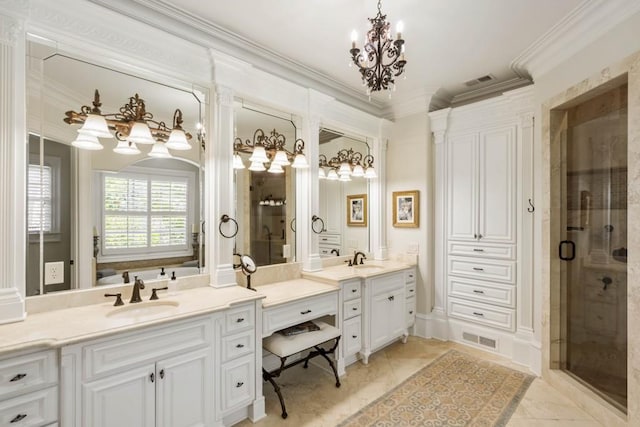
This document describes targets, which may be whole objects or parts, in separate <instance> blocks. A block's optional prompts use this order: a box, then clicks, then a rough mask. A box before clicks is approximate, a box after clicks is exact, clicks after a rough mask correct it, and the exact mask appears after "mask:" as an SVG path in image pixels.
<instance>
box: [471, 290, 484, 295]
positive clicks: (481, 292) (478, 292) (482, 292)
mask: <svg viewBox="0 0 640 427" xmlns="http://www.w3.org/2000/svg"><path fill="white" fill-rule="evenodd" d="M473 292H474V293H476V294H484V291H479V290H477V289H474V290H473Z"/></svg>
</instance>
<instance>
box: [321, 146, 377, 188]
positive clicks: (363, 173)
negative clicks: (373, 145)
mask: <svg viewBox="0 0 640 427" xmlns="http://www.w3.org/2000/svg"><path fill="white" fill-rule="evenodd" d="M319 158H320V162H319V163H320V168H319V169H318V178H319V179H326V180H328V181H351V177H355V178H367V179H372V178H377V177H378V174H377V173H376V170H375V169H374V168H373V160H374V159H373V156H372V155H371V154H367V155H363V154H362V153H360V152H358V151H353V149H352V148H349V149H346V148H343V149H342V150H340V151H338V154H336V156H335V157H332V158H331V159H328V160H327V156H325V155H324V154H320V157H319ZM325 169H327V170H325Z"/></svg>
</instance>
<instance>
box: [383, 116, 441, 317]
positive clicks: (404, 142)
mask: <svg viewBox="0 0 640 427" xmlns="http://www.w3.org/2000/svg"><path fill="white" fill-rule="evenodd" d="M430 135H431V128H430V125H429V118H428V116H427V113H426V112H425V113H419V114H415V115H412V116H408V117H403V118H401V119H398V120H397V121H396V122H395V124H394V126H393V129H392V132H391V136H390V139H389V146H388V147H387V165H386V173H387V181H386V184H387V194H386V200H387V203H386V204H387V206H386V215H387V221H386V222H387V245H388V248H389V253H390V254H391V255H393V254H404V253H407V252H414V251H416V248H417V255H418V277H417V279H418V280H417V300H416V302H417V312H418V313H421V314H428V313H430V312H431V308H432V306H433V179H434V178H433V170H434V168H433V155H432V146H433V144H432V143H431V140H430V138H431V137H430ZM410 190H418V191H420V213H419V215H420V221H419V227H418V228H394V227H393V225H392V222H393V211H392V209H393V201H392V194H393V192H394V191H410Z"/></svg>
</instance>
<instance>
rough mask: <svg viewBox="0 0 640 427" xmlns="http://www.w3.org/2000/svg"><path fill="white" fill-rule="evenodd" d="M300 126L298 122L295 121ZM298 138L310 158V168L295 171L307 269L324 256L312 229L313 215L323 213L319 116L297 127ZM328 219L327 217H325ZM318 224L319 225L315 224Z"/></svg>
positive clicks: (299, 236)
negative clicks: (319, 165) (319, 183)
mask: <svg viewBox="0 0 640 427" xmlns="http://www.w3.org/2000/svg"><path fill="white" fill-rule="evenodd" d="M296 126H297V125H296ZM296 138H302V139H303V140H304V143H305V144H304V152H305V156H306V157H307V161H308V162H309V168H308V169H298V171H297V172H296V206H297V210H298V212H297V213H296V250H297V251H298V252H299V256H298V257H297V259H298V260H299V261H302V263H303V266H302V268H303V269H304V270H305V271H317V270H321V269H322V260H321V258H320V253H319V250H318V234H317V233H314V232H313V231H312V229H311V227H312V226H314V225H313V224H312V221H311V218H312V217H313V216H314V215H317V216H320V201H319V198H320V187H319V185H318V179H314V177H317V176H318V156H319V153H320V116H318V115H315V114H311V115H309V116H307V117H305V118H303V120H302V126H298V127H297V133H296ZM322 220H326V218H322ZM315 226H316V227H319V225H315Z"/></svg>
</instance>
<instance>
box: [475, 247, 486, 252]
mask: <svg viewBox="0 0 640 427" xmlns="http://www.w3.org/2000/svg"><path fill="white" fill-rule="evenodd" d="M473 251H474V252H484V249H478V248H473Z"/></svg>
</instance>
